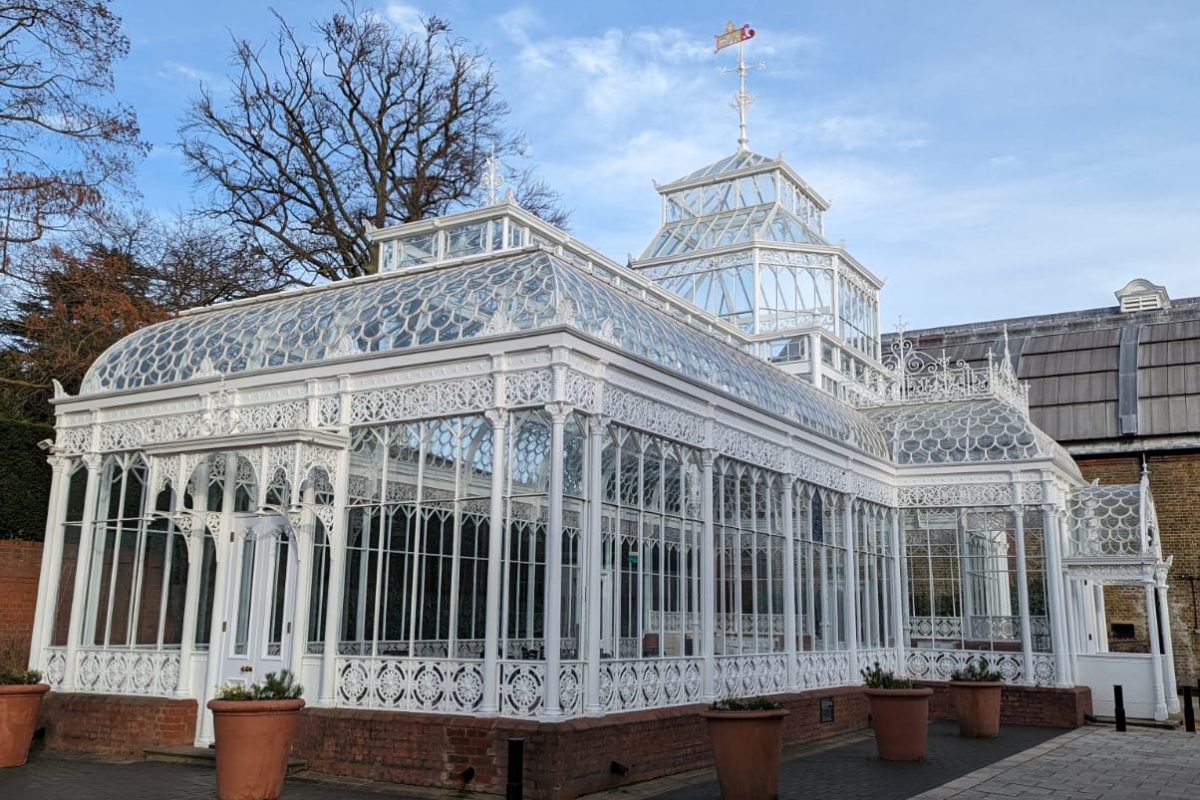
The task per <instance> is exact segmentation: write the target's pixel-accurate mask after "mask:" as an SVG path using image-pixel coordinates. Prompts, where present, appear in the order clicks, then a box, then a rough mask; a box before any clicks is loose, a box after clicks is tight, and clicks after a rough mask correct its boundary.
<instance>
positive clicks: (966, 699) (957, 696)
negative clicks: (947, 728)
mask: <svg viewBox="0 0 1200 800" xmlns="http://www.w3.org/2000/svg"><path fill="white" fill-rule="evenodd" d="M1003 686H1004V681H1003V679H1002V678H1001V676H1000V673H999V672H997V671H996V670H994V669H992V668H991V667H990V666H989V665H988V660H987V659H986V658H984V657H983V656H980V657H979V658H978V659H975V658H972V659H969V660H968V661H967V664H966V666H964V667H963V668H962V669H957V670H955V671H954V672H953V673H952V674H951V675H950V693H951V694H952V695H953V696H954V713H955V714H956V715H957V716H958V732H959V733H960V734H962V735H963V736H971V737H974V738H981V739H982V738H992V737H995V736H999V735H1000V689H1001V687H1003Z"/></svg>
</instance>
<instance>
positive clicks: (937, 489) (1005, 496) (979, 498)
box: [899, 483, 1042, 508]
mask: <svg viewBox="0 0 1200 800" xmlns="http://www.w3.org/2000/svg"><path fill="white" fill-rule="evenodd" d="M1018 485H1019V486H1020V487H1021V489H1020V493H1021V499H1022V502H1024V503H1038V502H1041V497H1042V487H1041V485H1040V484H1036V483H1023V484H1018ZM899 503H900V507H901V508H913V507H935V508H950V507H956V506H1010V505H1012V503H1013V485H1012V484H1011V483H936V484H922V485H920V486H901V487H900V488H899Z"/></svg>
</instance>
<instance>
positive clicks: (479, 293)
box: [82, 249, 887, 456]
mask: <svg viewBox="0 0 1200 800" xmlns="http://www.w3.org/2000/svg"><path fill="white" fill-rule="evenodd" d="M636 288H637V287H636V286H635V287H632V289H631V290H630V291H633V290H635V289H636ZM564 299H567V300H569V301H570V304H571V306H572V307H573V312H574V313H573V314H571V315H566V316H565V317H564V316H558V317H556V314H558V313H559V310H560V309H561V308H563V307H564V306H565V305H566V304H565V303H563V302H562V301H563V300H564ZM564 320H566V324H570V325H572V326H573V327H575V328H577V329H579V330H581V331H582V332H584V333H589V334H592V335H596V336H601V337H605V338H610V339H615V340H616V341H617V342H618V343H619V345H620V347H622V348H623V349H624V350H626V351H627V352H629V353H632V354H634V355H637V356H640V357H642V358H645V359H646V360H648V361H650V362H652V363H654V364H657V365H659V366H661V367H664V368H666V369H670V370H673V371H675V372H678V373H681V374H683V375H685V376H688V377H691V378H695V379H698V380H700V381H703V382H704V383H705V384H707V385H710V386H713V387H715V388H717V389H721V390H724V391H726V392H728V393H729V394H731V395H733V396H735V397H738V398H740V399H742V400H744V401H746V402H747V403H750V404H752V405H754V406H757V407H759V408H762V409H764V410H767V411H770V412H773V413H776V414H778V415H780V416H783V417H785V418H788V419H790V420H792V421H793V422H795V423H796V424H798V425H800V426H802V427H804V428H806V429H808V430H810V431H812V432H814V433H818V434H822V435H825V436H828V437H830V438H833V439H835V440H838V441H841V442H843V443H845V444H848V445H850V446H852V447H855V448H857V449H860V450H863V451H866V452H869V453H873V454H876V455H880V456H884V455H886V452H887V447H886V444H885V442H884V439H883V437H882V436H881V435H880V433H879V430H878V429H877V428H876V427H875V426H874V425H873V424H871V422H870V421H869V420H868V419H867V418H866V417H865V416H863V414H862V413H861V412H859V411H856V410H855V409H852V408H851V407H849V406H847V405H845V404H843V403H841V402H839V401H837V400H834V399H833V398H831V397H829V396H828V395H826V394H825V393H823V392H821V391H820V390H818V389H815V388H813V387H812V386H809V385H807V384H804V383H801V382H800V381H798V380H796V379H794V378H790V377H788V376H787V375H784V374H783V373H781V372H779V371H778V370H777V369H775V368H774V367H772V366H770V365H769V364H766V363H764V362H762V361H760V360H758V359H756V358H754V357H753V356H751V355H750V354H748V353H745V352H743V351H741V350H739V349H737V348H736V347H733V346H731V345H728V344H726V343H724V342H721V341H719V340H717V339H716V338H714V337H711V336H709V335H707V334H705V333H702V332H700V331H698V330H695V329H692V328H690V327H688V326H687V325H685V324H682V323H680V322H677V321H676V320H673V319H672V318H671V317H669V316H667V315H666V314H663V313H662V312H659V311H657V310H656V309H654V308H652V307H651V306H649V305H648V304H647V303H646V302H644V301H642V300H641V299H639V298H637V297H635V296H634V294H632V293H630V292H627V291H625V290H623V289H621V288H618V287H616V286H613V285H610V284H608V283H606V282H604V281H603V280H601V279H599V278H597V277H594V276H592V275H589V274H587V273H586V272H584V271H582V270H581V269H579V268H577V267H575V266H573V265H572V264H570V263H568V262H566V261H564V260H562V259H560V258H557V257H556V256H554V255H553V254H551V253H550V252H548V251H545V250H541V249H537V250H533V251H527V252H523V253H519V254H514V255H508V256H503V257H498V258H496V259H493V260H490V261H486V262H482V263H474V264H466V265H459V266H448V267H445V268H442V269H436V270H429V271H424V272H416V273H403V272H401V273H390V274H388V275H387V276H386V277H384V278H381V279H374V280H370V281H365V282H350V283H346V284H344V285H338V284H334V285H331V286H330V287H328V288H325V289H323V290H321V291H318V292H303V293H297V294H293V295H288V294H284V295H280V296H277V297H273V298H269V299H264V300H261V301H258V302H254V303H249V304H245V305H229V306H224V307H222V306H217V307H215V308H213V309H211V310H207V311H203V312H201V313H196V314H187V315H184V316H181V317H178V318H176V319H172V320H168V321H167V322H162V323H159V324H157V325H153V326H151V327H148V328H144V329H142V330H140V331H137V332H136V333H133V334H131V335H129V336H127V337H125V338H124V339H122V340H121V341H120V342H118V343H116V344H115V345H113V346H112V347H111V348H109V349H108V350H107V351H105V353H104V354H103V355H101V356H100V358H99V359H97V361H96V363H95V364H93V365H92V367H91V369H90V370H88V373H87V376H86V377H85V378H84V381H83V389H82V392H83V393H84V394H91V393H98V392H105V391H114V390H124V389H136V388H140V387H148V386H163V385H167V384H170V383H174V382H177V381H184V380H188V379H189V378H193V377H200V376H203V375H206V374H212V373H211V372H210V370H215V371H216V372H220V373H225V374H232V373H239V372H250V371H253V370H258V369H267V368H272V367H282V366H289V365H291V366H294V365H301V364H311V363H316V362H320V361H324V360H329V359H335V358H342V357H347V356H353V355H356V354H360V353H373V352H394V351H397V350H404V349H407V348H413V347H419V346H422V345H435V344H440V343H446V342H452V341H459V340H464V339H470V338H474V337H478V336H484V335H487V334H488V333H490V329H489V323H492V326H493V327H496V328H500V329H502V330H503V329H504V328H506V327H510V328H515V329H518V330H530V329H537V328H543V327H549V326H552V325H555V324H563V322H564ZM501 322H503V323H504V324H499V323H501Z"/></svg>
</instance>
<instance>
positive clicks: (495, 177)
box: [479, 143, 504, 206]
mask: <svg viewBox="0 0 1200 800" xmlns="http://www.w3.org/2000/svg"><path fill="white" fill-rule="evenodd" d="M483 163H484V167H485V172H484V173H483V179H482V180H481V181H480V182H479V184H480V186H482V187H483V189H484V192H485V194H484V205H489V206H494V205H496V200H497V198H498V197H499V196H500V187H501V186H503V185H504V176H503V175H501V174H500V169H499V167H500V160H499V159H498V158H496V145H495V143H493V144H492V154H491V155H490V156H488V157H487V160H486V161H484V162H483Z"/></svg>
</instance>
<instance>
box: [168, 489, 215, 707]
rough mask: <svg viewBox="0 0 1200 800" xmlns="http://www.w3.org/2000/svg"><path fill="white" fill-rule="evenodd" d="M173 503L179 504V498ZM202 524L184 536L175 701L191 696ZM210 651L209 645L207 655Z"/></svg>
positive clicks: (197, 523)
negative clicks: (184, 572)
mask: <svg viewBox="0 0 1200 800" xmlns="http://www.w3.org/2000/svg"><path fill="white" fill-rule="evenodd" d="M185 483H186V479H185ZM180 494H182V492H181V493H180ZM177 502H183V501H182V498H180V499H179V500H178V501H177ZM202 520H203V518H200V519H190V520H189V522H190V523H191V525H192V527H191V529H190V530H189V531H188V536H187V559H188V574H187V584H186V585H185V588H184V590H183V630H182V631H181V632H180V639H179V685H178V686H176V687H175V696H176V697H191V696H192V653H194V652H195V649H196V625H197V623H198V622H199V620H198V619H197V618H198V617H199V614H200V572H201V570H202V569H203V568H204V536H205V534H204V523H203V521H202ZM211 648H212V645H211V643H210V644H209V649H210V651H211Z"/></svg>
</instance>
